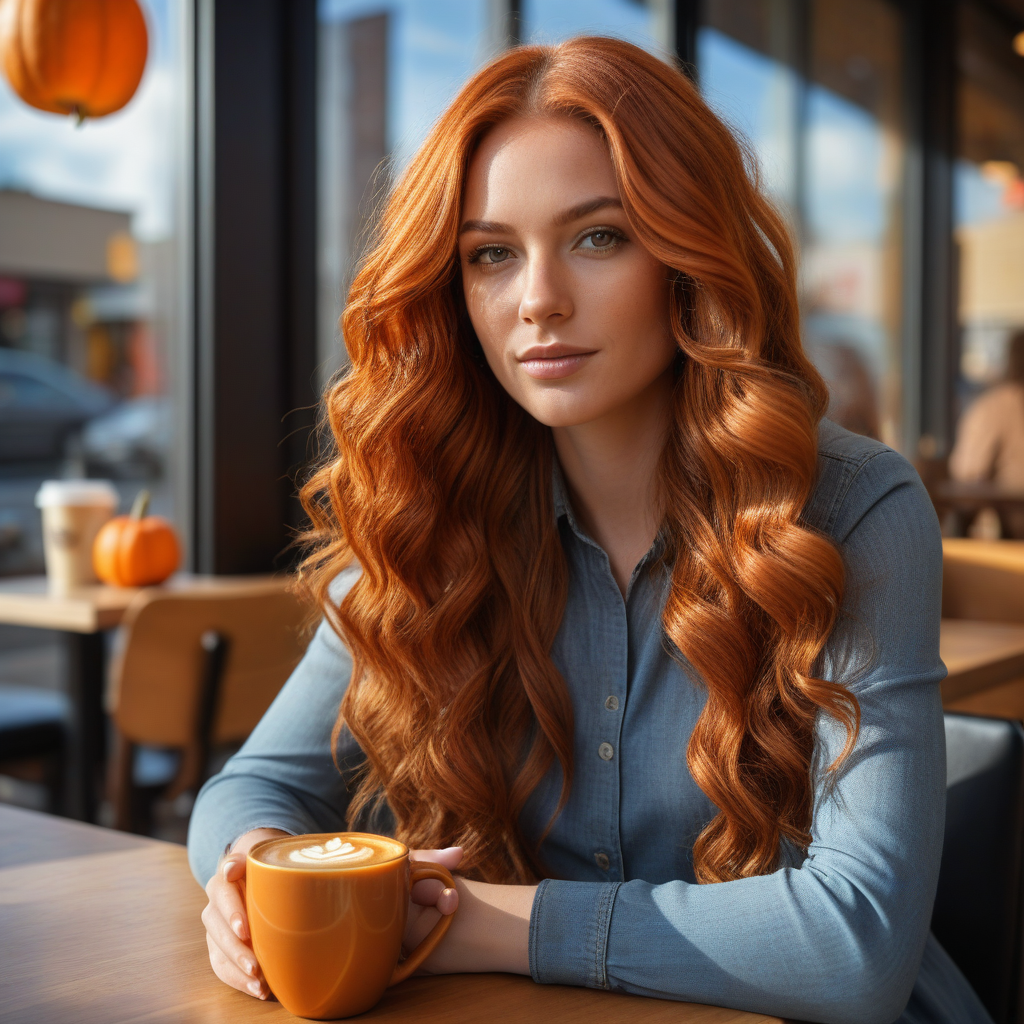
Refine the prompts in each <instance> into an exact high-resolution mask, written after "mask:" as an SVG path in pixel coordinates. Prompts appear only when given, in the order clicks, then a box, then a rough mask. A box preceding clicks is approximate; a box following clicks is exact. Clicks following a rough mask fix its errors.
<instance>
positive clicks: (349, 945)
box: [245, 832, 455, 1020]
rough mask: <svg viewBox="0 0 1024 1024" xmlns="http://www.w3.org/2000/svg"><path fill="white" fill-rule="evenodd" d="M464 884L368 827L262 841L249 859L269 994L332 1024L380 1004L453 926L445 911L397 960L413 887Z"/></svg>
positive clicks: (254, 919) (252, 927)
mask: <svg viewBox="0 0 1024 1024" xmlns="http://www.w3.org/2000/svg"><path fill="white" fill-rule="evenodd" d="M424 878H436V879H438V880H439V881H441V882H443V883H444V885H446V886H453V885H454V884H455V882H454V880H453V879H452V876H451V874H450V873H449V872H448V871H447V870H446V869H445V868H443V867H441V866H440V865H438V864H422V863H417V864H416V865H415V866H412V867H411V866H410V864H409V851H408V849H407V848H406V847H405V846H404V845H403V844H402V843H400V842H398V841H397V840H394V839H388V838H387V837H386V836H375V835H369V834H367V833H364V832H341V833H330V832H328V833H326V834H320V835H307V836H286V837H281V838H277V839H268V840H266V841H265V842H262V843H257V844H256V845H255V846H254V847H253V848H252V849H251V850H250V851H249V854H248V857H247V859H246V875H245V902H246V909H247V911H248V914H249V933H250V935H251V936H252V948H253V952H254V953H255V954H256V959H257V960H258V961H259V964H260V967H261V969H262V970H263V976H264V978H266V981H267V984H268V985H269V986H270V990H271V991H272V992H273V993H274V995H275V996H277V998H278V1000H279V1001H280V1003H281V1005H282V1006H284V1008H285V1009H286V1010H288V1011H289V1012H290V1013H293V1014H295V1015H296V1016H299V1017H312V1018H315V1019H318V1020H333V1019H335V1018H337V1017H349V1016H352V1015H353V1014H356V1013H363V1012H364V1011H365V1010H369V1009H370V1008H371V1007H372V1006H374V1005H375V1004H376V1003H377V1001H378V1000H379V999H380V997H381V996H382V995H383V994H384V989H386V988H387V987H388V985H393V984H395V983H396V982H399V981H402V980H404V979H405V978H407V977H409V975H411V974H412V973H413V971H415V970H416V969H417V968H418V967H419V965H420V964H422V963H423V961H424V960H425V959H426V958H427V956H429V955H430V953H431V952H432V951H433V950H434V948H435V947H436V946H437V944H438V942H440V941H441V939H442V938H443V936H444V933H445V932H446V931H447V930H448V926H449V925H450V924H451V920H452V919H451V917H450V916H444V917H442V918H441V919H440V921H438V922H437V924H436V925H434V928H433V930H432V931H431V932H430V934H429V935H428V936H427V937H426V938H425V939H424V940H423V942H421V943H420V945H419V946H417V948H416V949H414V950H413V951H412V952H411V953H410V954H409V956H408V957H407V958H406V959H405V960H403V961H402V963H400V964H399V963H398V958H399V955H400V954H401V950H402V935H403V933H404V932H405V923H406V917H407V915H408V911H409V893H410V890H411V887H412V886H413V885H414V884H415V883H416V882H418V881H420V880H421V879H424Z"/></svg>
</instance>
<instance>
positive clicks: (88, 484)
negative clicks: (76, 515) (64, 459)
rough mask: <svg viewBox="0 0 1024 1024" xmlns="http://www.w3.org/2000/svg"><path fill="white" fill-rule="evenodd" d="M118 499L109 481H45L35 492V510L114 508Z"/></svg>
mask: <svg viewBox="0 0 1024 1024" xmlns="http://www.w3.org/2000/svg"><path fill="white" fill-rule="evenodd" d="M120 500H121V499H120V497H119V495H118V493H117V491H116V490H115V488H114V485H113V484H112V483H111V482H110V481H109V480H45V481H44V482H43V485H42V486H41V487H40V488H39V490H38V491H37V492H36V508H54V507H55V506H58V505H103V506H106V507H109V508H116V507H117V506H118V504H119V502H120Z"/></svg>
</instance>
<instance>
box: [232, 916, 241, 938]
mask: <svg viewBox="0 0 1024 1024" xmlns="http://www.w3.org/2000/svg"><path fill="white" fill-rule="evenodd" d="M231 930H232V931H233V932H234V933H235V934H236V935H237V936H238V937H239V938H242V915H241V914H235V916H234V917H232V918H231Z"/></svg>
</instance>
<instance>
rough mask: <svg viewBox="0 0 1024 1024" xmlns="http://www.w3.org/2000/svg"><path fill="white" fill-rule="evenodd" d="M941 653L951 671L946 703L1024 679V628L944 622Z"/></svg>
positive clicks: (945, 683)
mask: <svg viewBox="0 0 1024 1024" xmlns="http://www.w3.org/2000/svg"><path fill="white" fill-rule="evenodd" d="M939 652H940V654H941V655H942V660H943V661H944V662H945V663H946V668H947V669H948V670H949V675H948V676H947V677H946V678H945V679H944V680H943V682H942V699H943V702H947V703H948V702H949V701H954V700H957V699H959V698H962V697H966V696H968V695H969V694H972V693H978V692H979V691H981V690H986V689H989V688H990V687H993V686H998V685H1000V684H1001V683H1006V682H1009V681H1010V680H1013V679H1019V678H1024V626H1022V625H1017V624H1016V623H1011V622H975V621H973V620H970V619H943V620H942V632H941V634H940V638H939Z"/></svg>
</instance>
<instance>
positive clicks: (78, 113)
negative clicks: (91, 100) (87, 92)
mask: <svg viewBox="0 0 1024 1024" xmlns="http://www.w3.org/2000/svg"><path fill="white" fill-rule="evenodd" d="M71 113H72V114H73V115H74V118H75V127H76V128H81V127H82V125H83V124H85V114H84V113H83V112H82V107H81V105H80V104H78V103H76V104H75V105H74V106H73V107H72V108H71Z"/></svg>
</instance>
